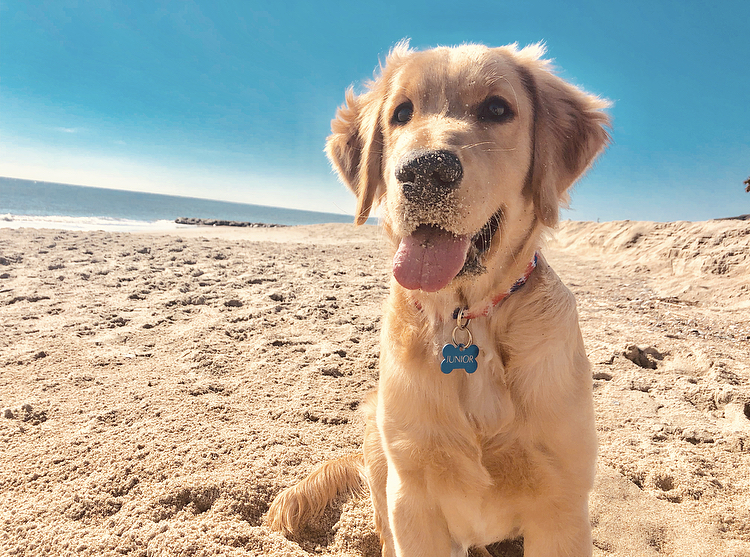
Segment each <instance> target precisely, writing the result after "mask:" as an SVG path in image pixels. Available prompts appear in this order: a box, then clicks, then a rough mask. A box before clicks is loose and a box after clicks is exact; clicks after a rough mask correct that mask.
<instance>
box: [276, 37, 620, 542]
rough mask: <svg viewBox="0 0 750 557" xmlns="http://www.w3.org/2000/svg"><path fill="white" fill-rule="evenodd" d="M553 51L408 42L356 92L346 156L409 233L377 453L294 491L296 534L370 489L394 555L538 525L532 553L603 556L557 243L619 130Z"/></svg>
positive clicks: (349, 107)
mask: <svg viewBox="0 0 750 557" xmlns="http://www.w3.org/2000/svg"><path fill="white" fill-rule="evenodd" d="M542 54H543V48H542V47H540V46H538V45H537V46H530V47H527V48H524V49H520V50H519V49H518V48H516V47H515V46H514V45H513V46H506V47H502V48H487V47H484V46H478V45H465V46H460V47H456V48H442V47H441V48H436V49H433V50H427V51H422V52H419V51H414V50H411V49H409V47H408V45H407V44H405V43H401V44H399V45H397V46H396V47H395V48H394V49H393V51H392V52H391V53H390V55H389V56H388V58H387V61H386V64H385V66H384V67H383V68H382V70H381V72H380V75H379V76H378V77H377V78H376V79H375V80H374V81H372V82H371V83H369V84H368V87H367V91H366V92H365V93H363V94H361V95H358V96H357V95H355V94H354V93H353V92H352V91H351V90H349V91H348V92H347V94H346V104H345V105H344V106H342V107H341V108H340V109H339V110H338V113H337V115H336V119H334V120H333V122H332V130H333V133H332V135H331V136H330V137H329V138H328V145H327V153H328V156H329V157H330V159H331V161H332V163H333V165H334V167H335V169H336V170H337V171H338V173H339V175H340V177H341V179H342V180H343V181H344V182H345V183H346V185H347V186H349V187H350V188H351V189H352V190H353V191H354V193H355V194H356V195H357V198H358V208H357V217H356V219H357V222H358V223H363V222H365V220H366V219H367V217H368V215H369V213H370V211H371V209H372V207H373V206H374V205H378V204H379V205H380V207H381V210H382V220H381V222H382V227H383V229H384V230H385V233H386V235H387V237H388V238H390V241H391V242H392V245H393V253H394V257H393V279H392V281H391V290H390V296H389V298H388V300H387V302H386V303H385V310H384V311H385V316H384V320H383V328H382V336H381V356H380V379H379V384H378V389H377V393H375V394H373V395H371V397H370V399H369V403H368V405H367V407H368V412H367V424H366V431H365V439H364V455H354V456H349V457H345V458H343V459H339V460H337V461H333V462H329V463H326V464H324V465H322V466H321V467H320V468H318V469H317V470H316V471H315V472H313V474H312V475H311V476H310V477H308V478H307V479H306V480H304V481H302V482H301V483H300V484H298V485H297V486H294V487H291V488H289V489H287V490H286V491H284V492H282V493H281V494H279V496H278V497H277V498H276V500H275V501H274V503H273V504H272V506H271V509H270V510H269V514H268V522H269V524H270V525H271V527H273V528H274V529H277V530H280V531H283V532H285V533H286V534H296V533H298V532H299V527H300V526H301V524H302V523H303V522H305V521H307V520H309V519H310V518H311V517H313V516H315V515H316V514H317V513H320V512H321V511H322V510H323V509H324V508H325V506H326V505H327V504H328V502H329V501H330V500H331V499H332V498H333V497H335V496H336V495H337V494H338V493H341V492H343V491H347V490H355V489H357V488H358V487H359V486H360V485H361V484H362V482H366V483H367V485H368V486H369V489H370V493H371V497H372V503H373V507H374V510H375V525H376V527H377V529H378V532H379V534H380V537H381V541H382V544H383V555H384V556H385V557H392V556H399V557H402V556H403V557H416V556H425V557H440V556H446V557H447V556H462V555H466V554H467V551H468V549H469V548H470V547H472V546H474V547H478V548H479V551H480V552H485V553H486V550H484V549H483V547H484V546H486V545H488V544H491V543H493V542H497V541H500V540H503V539H506V538H512V537H517V536H523V539H524V554H525V555H526V557H542V556H543V557H553V556H560V557H562V556H575V557H584V556H587V555H591V553H592V541H591V527H590V523H589V516H588V494H589V491H590V490H591V487H592V483H593V479H594V464H595V459H596V434H595V427H594V412H593V403H592V380H591V373H590V367H589V362H588V359H587V357H586V352H585V349H584V346H583V341H582V338H581V333H580V329H579V326H578V315H577V311H576V306H575V301H574V299H573V296H572V294H571V293H570V291H569V290H568V289H567V288H566V287H565V286H564V285H563V284H562V282H561V281H560V279H559V278H558V277H557V275H556V274H555V273H554V271H553V270H552V269H551V268H550V266H549V265H548V264H547V262H546V261H545V259H544V257H543V256H542V255H541V254H540V253H539V251H538V250H539V248H540V237H541V235H542V233H543V231H544V230H545V229H546V228H548V227H552V226H554V225H555V224H556V223H557V220H558V208H559V207H560V205H561V204H562V203H565V201H566V200H567V194H566V191H567V190H568V188H570V186H571V185H572V184H573V182H575V180H576V179H577V178H578V177H580V176H581V174H582V173H583V172H584V171H585V170H586V169H587V168H588V167H589V165H590V164H591V163H592V161H593V160H594V158H595V157H596V156H597V155H598V154H599V153H600V152H601V151H602V149H603V148H604V147H605V145H606V144H607V141H608V134H607V131H606V127H607V126H608V125H609V119H608V117H607V115H606V114H605V113H604V112H603V109H604V108H606V107H607V106H608V104H607V103H606V102H605V101H603V100H602V99H600V98H598V97H595V96H591V95H589V94H587V93H585V92H583V91H581V90H580V89H578V88H576V87H574V86H572V85H570V84H568V83H566V82H565V81H563V80H562V79H560V78H559V77H557V76H555V75H554V74H553V73H551V72H550V70H549V63H548V62H547V61H545V60H543V59H541V56H542Z"/></svg>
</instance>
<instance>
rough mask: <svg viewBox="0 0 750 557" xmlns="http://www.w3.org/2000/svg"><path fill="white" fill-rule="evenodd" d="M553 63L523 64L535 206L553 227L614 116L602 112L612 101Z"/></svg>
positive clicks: (606, 136) (604, 142)
mask: <svg viewBox="0 0 750 557" xmlns="http://www.w3.org/2000/svg"><path fill="white" fill-rule="evenodd" d="M523 53H524V51H521V54H523ZM540 53H541V51H540ZM548 65H549V63H548V62H547V61H545V60H539V59H534V60H527V63H526V64H522V67H524V69H525V70H526V72H525V73H526V74H527V75H526V76H525V79H524V81H526V82H527V83H526V86H527V88H528V90H529V93H530V94H531V96H532V99H533V104H534V131H533V133H534V137H533V141H534V167H533V169H532V190H533V197H534V204H535V207H536V213H537V217H538V218H539V220H540V221H541V222H542V223H543V224H545V225H547V226H554V225H555V224H557V221H558V218H559V208H560V205H563V206H565V205H567V202H568V193H567V191H568V188H570V186H572V185H573V183H574V182H575V181H576V180H577V179H578V178H580V177H581V175H582V174H583V173H584V172H585V171H586V170H587V169H588V168H589V166H591V164H592V163H593V162H594V159H595V158H596V157H597V155H598V154H599V153H601V152H602V151H603V150H604V148H605V147H606V145H607V144H608V143H609V133H607V128H608V127H609V125H610V119H609V116H608V115H607V114H606V113H605V112H603V110H604V109H605V108H607V107H609V106H610V103H609V102H608V101H606V100H604V99H601V98H599V97H596V96H594V95H589V94H588V93H586V92H584V91H582V90H581V89H578V88H577V87H575V86H573V85H571V84H569V83H567V82H566V81H563V80H562V79H560V78H559V77H557V76H556V75H554V74H553V73H551V72H550V71H549V69H548Z"/></svg>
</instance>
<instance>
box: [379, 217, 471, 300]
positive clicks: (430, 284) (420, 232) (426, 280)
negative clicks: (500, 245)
mask: <svg viewBox="0 0 750 557" xmlns="http://www.w3.org/2000/svg"><path fill="white" fill-rule="evenodd" d="M469 243H470V238H469V237H468V236H456V235H454V234H453V233H452V232H448V231H447V230H444V229H442V228H439V227H437V226H428V225H424V224H423V225H421V226H420V227H419V228H417V229H416V230H415V231H414V233H413V234H412V235H411V236H407V237H406V238H404V239H403V240H401V244H400V245H399V246H398V251H396V255H395V256H394V257H393V276H394V277H396V280H397V281H398V283H399V284H400V285H401V286H403V287H404V288H408V289H409V290H417V289H422V290H424V291H426V292H437V291H438V290H440V289H441V288H445V287H446V286H447V285H448V283H449V282H450V281H452V280H453V278H454V277H455V276H456V275H457V274H458V272H459V271H460V270H461V268H462V267H463V266H464V262H465V261H466V252H467V251H468V250H469Z"/></svg>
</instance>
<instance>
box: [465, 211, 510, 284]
mask: <svg viewBox="0 0 750 557" xmlns="http://www.w3.org/2000/svg"><path fill="white" fill-rule="evenodd" d="M502 217H503V212H502V209H501V210H498V211H497V212H496V213H495V214H494V215H492V216H491V217H490V219H489V220H488V221H487V223H486V224H485V225H484V226H483V227H482V228H481V230H479V232H477V233H476V234H474V236H473V237H472V238H471V244H470V246H469V250H468V251H467V253H466V260H465V261H464V266H463V267H462V268H461V270H460V271H459V272H458V275H459V276H461V275H470V274H479V273H482V272H484V270H485V268H484V266H483V265H482V256H483V255H484V254H485V253H486V252H487V251H488V250H489V249H490V246H491V245H492V239H493V238H494V237H495V232H497V231H498V230H499V229H500V224H501V222H502V221H501V219H502Z"/></svg>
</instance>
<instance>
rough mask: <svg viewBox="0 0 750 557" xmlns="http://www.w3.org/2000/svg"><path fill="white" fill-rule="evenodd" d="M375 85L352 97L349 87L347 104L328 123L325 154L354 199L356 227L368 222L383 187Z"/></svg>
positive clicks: (380, 129)
mask: <svg viewBox="0 0 750 557" xmlns="http://www.w3.org/2000/svg"><path fill="white" fill-rule="evenodd" d="M377 85H378V84H377V82H376V83H375V84H373V85H372V86H371V90H370V91H368V92H367V93H364V94H362V95H359V96H355V95H354V92H353V91H352V89H351V88H350V89H349V90H347V92H346V102H345V103H344V105H343V106H341V107H340V108H339V109H338V111H336V118H334V119H333V120H331V132H332V133H331V135H330V136H328V141H327V142H326V154H327V155H328V158H329V159H330V161H331V163H332V164H333V167H334V168H335V169H336V171H337V173H338V175H339V177H340V178H341V180H342V181H343V182H344V184H346V186H347V187H348V188H349V189H350V190H352V191H353V192H354V194H355V195H356V196H357V214H356V216H355V223H356V224H357V225H360V224H364V223H365V222H367V217H368V216H369V214H370V211H371V210H372V207H373V204H374V203H376V200H377V198H378V193H379V191H380V190H381V188H382V184H383V170H382V159H383V158H382V148H383V130H382V127H381V125H380V108H381V103H382V100H381V99H382V94H380V91H378V90H377Z"/></svg>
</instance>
